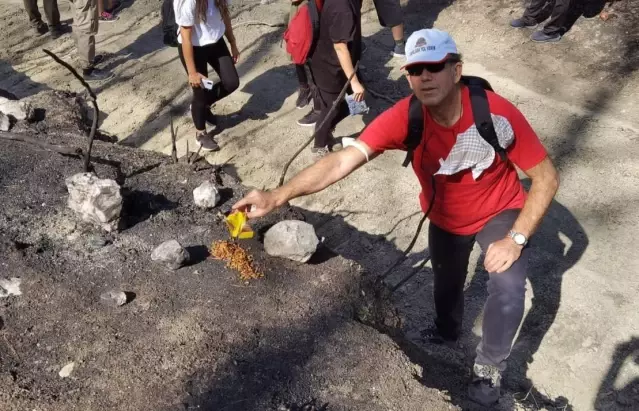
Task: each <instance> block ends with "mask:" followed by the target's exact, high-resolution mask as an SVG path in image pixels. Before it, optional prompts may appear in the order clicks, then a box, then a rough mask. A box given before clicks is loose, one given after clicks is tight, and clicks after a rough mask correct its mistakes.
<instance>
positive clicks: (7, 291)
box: [0, 277, 22, 298]
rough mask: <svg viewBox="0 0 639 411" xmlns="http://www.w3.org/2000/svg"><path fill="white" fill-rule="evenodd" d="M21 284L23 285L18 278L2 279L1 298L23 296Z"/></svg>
mask: <svg viewBox="0 0 639 411" xmlns="http://www.w3.org/2000/svg"><path fill="white" fill-rule="evenodd" d="M20 283H22V280H21V279H19V278H17V277H12V278H11V279H10V280H5V279H4V278H0V298H3V297H8V296H10V295H22V291H20Z"/></svg>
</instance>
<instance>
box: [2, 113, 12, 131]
mask: <svg viewBox="0 0 639 411" xmlns="http://www.w3.org/2000/svg"><path fill="white" fill-rule="evenodd" d="M10 128H11V120H9V116H7V115H6V114H4V113H0V131H9V129H10Z"/></svg>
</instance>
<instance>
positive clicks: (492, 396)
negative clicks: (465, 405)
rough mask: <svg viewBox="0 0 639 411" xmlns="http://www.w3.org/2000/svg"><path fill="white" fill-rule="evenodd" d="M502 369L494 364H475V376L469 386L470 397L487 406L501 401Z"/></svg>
mask: <svg viewBox="0 0 639 411" xmlns="http://www.w3.org/2000/svg"><path fill="white" fill-rule="evenodd" d="M500 389H501V371H500V370H499V368H497V367H495V366H492V365H480V364H475V365H473V377H472V380H471V382H470V385H469V386H468V397H469V398H470V399H471V400H473V401H475V402H476V403H479V404H481V405H483V406H485V407H489V406H491V405H493V404H495V403H496V402H497V401H499V396H500Z"/></svg>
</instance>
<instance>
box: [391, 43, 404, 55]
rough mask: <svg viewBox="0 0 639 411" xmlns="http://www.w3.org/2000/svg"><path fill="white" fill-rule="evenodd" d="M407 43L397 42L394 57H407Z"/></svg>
mask: <svg viewBox="0 0 639 411" xmlns="http://www.w3.org/2000/svg"><path fill="white" fill-rule="evenodd" d="M405 47H406V46H405V44H404V43H402V44H397V43H395V48H394V49H393V52H392V53H391V54H392V55H393V57H406V50H405Z"/></svg>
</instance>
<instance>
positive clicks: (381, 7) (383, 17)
mask: <svg viewBox="0 0 639 411" xmlns="http://www.w3.org/2000/svg"><path fill="white" fill-rule="evenodd" d="M373 3H375V11H376V12H377V18H378V19H379V24H381V25H382V27H395V26H398V25H400V24H402V23H403V22H404V14H403V13H402V6H401V5H400V4H399V0H373Z"/></svg>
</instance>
